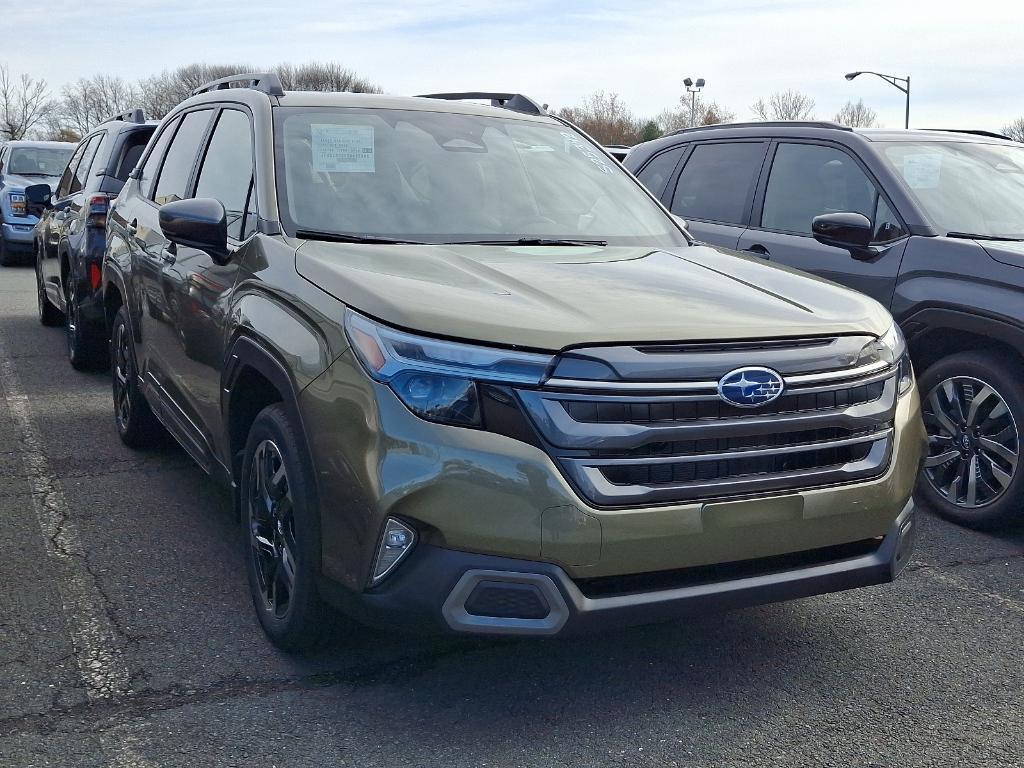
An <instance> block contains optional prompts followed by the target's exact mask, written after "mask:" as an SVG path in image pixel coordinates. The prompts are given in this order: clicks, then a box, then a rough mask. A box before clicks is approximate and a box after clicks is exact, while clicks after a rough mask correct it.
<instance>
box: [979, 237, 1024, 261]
mask: <svg viewBox="0 0 1024 768" xmlns="http://www.w3.org/2000/svg"><path fill="white" fill-rule="evenodd" d="M975 242H976V243H977V244H978V245H980V246H981V247H982V248H984V249H985V252H986V253H987V254H988V255H989V256H991V257H992V258H993V259H995V260H996V261H1001V262H1002V263H1003V264H1009V265H1010V266H1011V267H1024V243H1015V242H1013V241H1012V240H1008V241H1006V242H1002V241H995V240H985V241H984V242H982V241H981V240H975Z"/></svg>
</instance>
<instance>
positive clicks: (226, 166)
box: [196, 109, 256, 240]
mask: <svg viewBox="0 0 1024 768" xmlns="http://www.w3.org/2000/svg"><path fill="white" fill-rule="evenodd" d="M252 180H253V167H252V131H251V130H250V129H249V117H248V115H246V114H245V113H244V112H239V111H238V110H237V109H225V110H224V111H223V112H221V114H220V118H219V119H218V120H217V125H216V127H215V128H214V129H213V136H212V138H211V139H210V144H209V147H208V148H207V150H206V156H205V157H204V158H203V165H202V169H201V170H200V171H199V183H198V184H197V185H196V197H212V198H215V199H217V200H220V201H221V203H223V204H224V209H225V210H226V211H227V214H228V237H232V238H234V239H235V240H241V239H242V238H243V237H245V236H248V234H250V233H251V231H252V230H253V229H254V228H255V225H256V221H255V218H253V220H252V221H251V222H248V225H247V222H246V216H245V211H246V202H247V201H248V199H249V193H250V191H251V189H252Z"/></svg>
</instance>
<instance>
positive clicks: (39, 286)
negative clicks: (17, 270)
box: [36, 254, 64, 327]
mask: <svg viewBox="0 0 1024 768" xmlns="http://www.w3.org/2000/svg"><path fill="white" fill-rule="evenodd" d="M36 304H37V309H38V311H39V322H40V323H42V324H43V325H45V326H49V327H54V326H58V325H63V323H64V315H63V314H61V311H60V310H59V309H57V308H56V307H55V306H53V304H51V303H50V299H49V298H48V297H47V296H46V287H45V286H44V285H43V273H42V270H41V267H40V258H39V254H37V255H36Z"/></svg>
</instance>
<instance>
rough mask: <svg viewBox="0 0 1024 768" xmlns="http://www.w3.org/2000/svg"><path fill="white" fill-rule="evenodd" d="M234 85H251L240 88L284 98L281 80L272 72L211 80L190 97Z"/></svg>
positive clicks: (251, 73)
mask: <svg viewBox="0 0 1024 768" xmlns="http://www.w3.org/2000/svg"><path fill="white" fill-rule="evenodd" d="M234 83H251V85H249V86H242V87H249V88H252V89H254V90H257V91H262V92H263V93H265V94H267V95H268V96H284V86H282V85H281V78H279V77H278V76H277V75H276V74H274V73H273V72H248V73H246V74H242V75H228V76H227V77H222V78H221V79H220V80H213V81H211V82H209V83H206V84H205V85H200V86H199V87H198V88H196V89H195V90H194V91H192V95H193V96H197V95H199V94H200V93H209V92H210V91H221V90H224V89H226V88H230V87H231V86H232V85H233V84H234Z"/></svg>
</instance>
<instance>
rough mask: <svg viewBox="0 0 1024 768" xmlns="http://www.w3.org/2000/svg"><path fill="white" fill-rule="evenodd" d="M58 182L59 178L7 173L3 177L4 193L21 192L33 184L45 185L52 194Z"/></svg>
mask: <svg viewBox="0 0 1024 768" xmlns="http://www.w3.org/2000/svg"><path fill="white" fill-rule="evenodd" d="M59 182H60V176H19V175H18V174H16V173H9V174H7V175H6V176H4V191H5V192H6V191H8V190H13V189H17V190H21V191H24V190H25V187H31V186H32V185H33V184H46V185H48V186H49V187H50V192H51V193H52V192H53V189H54V187H55V186H56V185H57V184H58V183H59Z"/></svg>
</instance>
